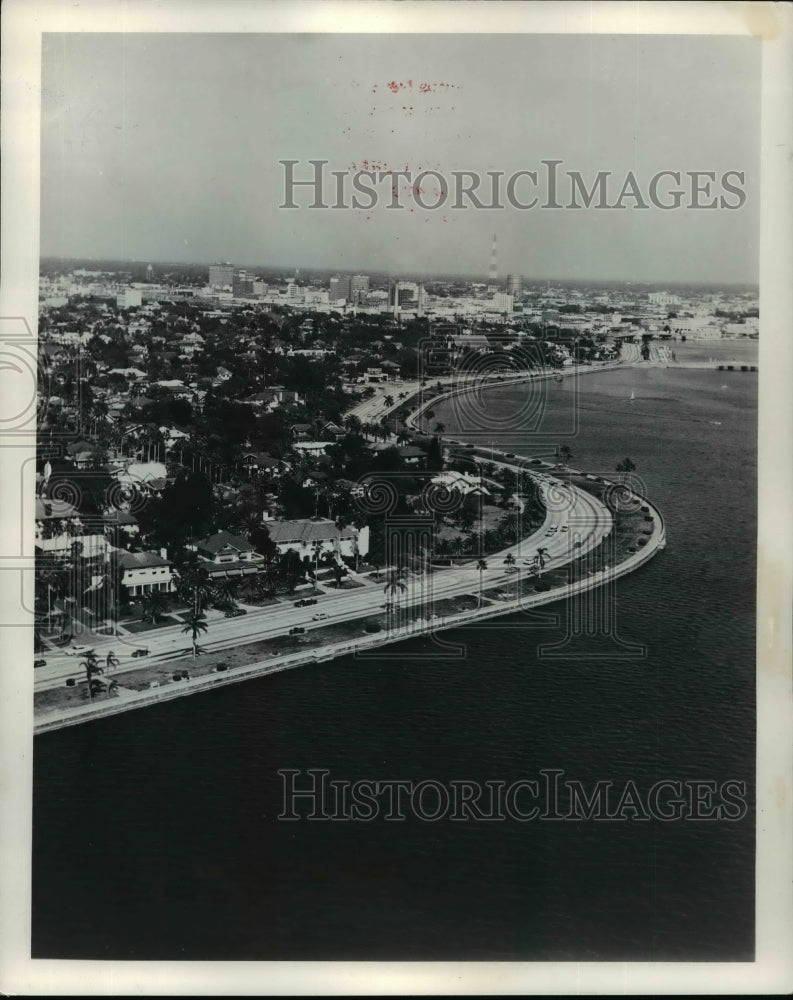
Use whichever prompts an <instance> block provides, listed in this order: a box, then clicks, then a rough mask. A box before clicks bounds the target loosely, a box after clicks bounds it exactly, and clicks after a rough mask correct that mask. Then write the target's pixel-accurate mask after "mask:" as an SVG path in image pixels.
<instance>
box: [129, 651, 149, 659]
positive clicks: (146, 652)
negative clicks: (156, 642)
mask: <svg viewBox="0 0 793 1000" xmlns="http://www.w3.org/2000/svg"><path fill="white" fill-rule="evenodd" d="M148 655H149V651H148V649H136V650H134V651H133V653H132V657H133V659H135V658H136V657H138V656H148Z"/></svg>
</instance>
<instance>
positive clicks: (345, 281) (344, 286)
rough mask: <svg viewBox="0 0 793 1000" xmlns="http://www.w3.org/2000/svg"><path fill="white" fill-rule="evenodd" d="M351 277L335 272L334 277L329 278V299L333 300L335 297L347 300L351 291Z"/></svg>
mask: <svg viewBox="0 0 793 1000" xmlns="http://www.w3.org/2000/svg"><path fill="white" fill-rule="evenodd" d="M351 284H352V282H351V279H350V276H349V275H348V274H337V275H335V277H333V278H331V279H330V296H329V297H330V301H331V302H335V301H336V300H337V299H345V300H347V301H349V299H350V292H351Z"/></svg>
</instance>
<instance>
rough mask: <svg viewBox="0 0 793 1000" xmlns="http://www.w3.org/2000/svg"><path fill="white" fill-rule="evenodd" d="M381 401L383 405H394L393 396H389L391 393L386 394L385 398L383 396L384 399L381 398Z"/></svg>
mask: <svg viewBox="0 0 793 1000" xmlns="http://www.w3.org/2000/svg"><path fill="white" fill-rule="evenodd" d="M383 402H384V403H385V405H386V406H393V405H394V397H393V396H391V395H388V396H386V398H385V399H384V400H383Z"/></svg>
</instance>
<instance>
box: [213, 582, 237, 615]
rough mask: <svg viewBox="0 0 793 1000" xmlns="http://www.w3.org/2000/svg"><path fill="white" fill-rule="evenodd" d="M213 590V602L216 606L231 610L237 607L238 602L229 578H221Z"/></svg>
mask: <svg viewBox="0 0 793 1000" xmlns="http://www.w3.org/2000/svg"><path fill="white" fill-rule="evenodd" d="M212 590H213V594H212V596H213V603H214V605H215V607H216V608H220V610H221V611H230V610H231V609H232V608H236V606H237V602H236V600H235V599H234V590H233V589H232V586H231V584H230V583H229V582H228V580H221V581H219V582H218V583H216V584H215V585H214V587H213V588H212Z"/></svg>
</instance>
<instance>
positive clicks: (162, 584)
mask: <svg viewBox="0 0 793 1000" xmlns="http://www.w3.org/2000/svg"><path fill="white" fill-rule="evenodd" d="M116 562H117V565H118V566H119V568H120V570H121V585H122V586H123V587H125V588H126V590H127V593H128V596H129V597H145V596H146V595H147V594H151V593H153V592H154V591H161V592H163V593H170V592H171V591H172V590H173V589H174V577H173V572H172V569H171V567H172V565H173V564H172V563H171V562H170V560H169V559H168V555H167V551H166V550H165V549H160V552H159V555H158V554H157V553H156V552H118V553H117V555H116Z"/></svg>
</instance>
